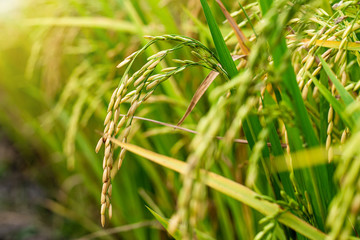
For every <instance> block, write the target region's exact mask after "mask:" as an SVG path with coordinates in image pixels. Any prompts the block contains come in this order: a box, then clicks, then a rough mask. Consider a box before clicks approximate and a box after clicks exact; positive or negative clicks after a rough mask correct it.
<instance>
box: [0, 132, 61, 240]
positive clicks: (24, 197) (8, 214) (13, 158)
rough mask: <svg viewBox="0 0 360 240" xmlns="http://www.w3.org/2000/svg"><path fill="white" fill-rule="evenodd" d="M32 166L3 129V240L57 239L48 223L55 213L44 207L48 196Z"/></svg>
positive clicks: (0, 199) (0, 194)
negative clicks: (37, 179) (33, 173)
mask: <svg viewBox="0 0 360 240" xmlns="http://www.w3.org/2000/svg"><path fill="white" fill-rule="evenodd" d="M32 157H34V156H32ZM28 163H29V161H27V160H26V159H24V157H23V156H21V155H20V154H19V152H18V151H17V149H16V147H15V145H14V144H13V143H12V142H11V141H9V139H8V138H7V137H6V135H4V134H3V132H1V129H0V239H4V240H7V239H9V240H10V239H40V240H41V239H55V238H56V237H55V236H54V235H55V234H54V232H53V231H52V229H51V223H50V222H46V221H47V220H48V219H51V217H50V215H51V213H50V212H48V211H47V210H45V209H44V208H42V207H41V203H42V202H43V201H44V199H45V198H46V193H45V191H44V189H43V188H42V187H41V186H40V185H38V184H37V183H36V181H35V179H34V177H33V176H32V169H31V166H29V164H28ZM45 219H47V220H45Z"/></svg>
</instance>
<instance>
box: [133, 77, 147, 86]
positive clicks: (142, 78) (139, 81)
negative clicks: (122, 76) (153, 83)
mask: <svg viewBox="0 0 360 240" xmlns="http://www.w3.org/2000/svg"><path fill="white" fill-rule="evenodd" d="M145 78H146V76H145V75H141V76H140V77H139V78H138V79H137V80H136V81H135V83H134V87H136V86H137V85H139V84H140V83H142V82H143V81H144V79H145Z"/></svg>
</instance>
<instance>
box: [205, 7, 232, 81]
mask: <svg viewBox="0 0 360 240" xmlns="http://www.w3.org/2000/svg"><path fill="white" fill-rule="evenodd" d="M200 1H201V5H202V7H203V10H204V14H205V17H206V21H207V23H208V25H209V28H210V32H211V36H212V38H213V41H214V44H215V47H216V52H217V54H218V56H219V59H220V63H221V66H222V67H223V68H224V69H225V71H226V72H227V73H228V74H229V76H230V78H232V77H234V76H235V75H237V73H238V71H237V70H236V66H235V63H234V61H233V60H232V58H231V55H230V52H229V49H228V48H227V46H226V44H225V42H224V38H223V36H222V35H221V32H220V29H219V27H218V25H217V23H216V21H215V18H214V17H213V15H212V13H211V10H210V7H209V5H208V4H207V1H206V0H200Z"/></svg>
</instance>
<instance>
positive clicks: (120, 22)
mask: <svg viewBox="0 0 360 240" xmlns="http://www.w3.org/2000/svg"><path fill="white" fill-rule="evenodd" d="M227 7H228V9H231V6H229V5H227ZM215 15H216V14H215ZM217 15H218V16H219V14H217ZM220 16H222V15H220ZM222 20H224V19H220V21H222ZM228 30H229V29H228ZM165 33H167V34H181V35H186V36H189V37H193V38H196V39H199V40H201V41H202V42H203V43H204V44H205V45H208V46H209V45H210V44H211V41H210V37H209V36H210V35H209V32H208V30H207V27H206V25H205V21H204V17H203V15H202V12H201V5H200V2H199V1H195V0H194V1H191V0H189V1H177V0H148V1H137V0H95V1H85V0H68V1H60V0H59V1H58V0H0V239H69V238H71V239H75V238H82V239H94V238H98V237H99V238H102V239H167V238H168V235H167V234H166V232H165V231H163V230H162V229H161V227H160V224H158V223H157V221H155V219H154V217H153V216H152V215H151V214H150V212H149V211H148V210H147V209H146V207H145V205H146V206H150V207H151V208H152V209H154V210H156V212H158V213H160V214H161V215H163V216H165V217H170V216H171V214H172V213H173V212H174V209H175V206H176V196H177V193H178V191H179V187H180V186H181V179H179V176H178V174H176V173H174V172H171V171H169V170H166V169H163V168H161V167H158V166H156V165H153V164H152V163H149V162H147V161H146V160H143V159H141V158H139V157H136V156H135V155H132V154H128V155H127V157H126V159H125V161H124V164H123V166H122V168H121V170H120V172H119V173H118V174H117V176H116V177H115V180H114V182H113V189H114V190H113V200H112V204H113V209H114V210H113V212H114V213H113V219H112V220H111V221H107V223H106V227H105V229H102V228H101V226H100V192H101V184H102V182H101V176H102V153H99V154H98V155H97V154H96V153H95V151H94V148H95V145H96V143H97V141H98V139H99V137H100V134H101V132H102V131H103V121H104V118H105V115H106V108H107V104H108V101H109V99H110V97H111V94H112V92H113V90H114V89H115V88H116V86H117V84H118V82H119V80H120V78H121V76H122V72H123V70H118V69H116V65H117V64H118V63H119V62H121V61H122V60H123V59H124V58H125V57H126V56H128V55H130V54H131V53H132V52H134V51H136V50H137V49H139V48H140V47H141V46H143V45H144V44H146V42H147V40H145V39H144V38H143V36H144V35H159V34H165ZM166 46H167V45H165V44H164V45H154V46H153V47H152V48H150V49H149V50H148V51H147V53H146V54H145V56H143V60H144V61H145V59H146V58H147V57H148V56H150V55H152V54H154V53H155V52H157V51H159V50H161V49H162V48H165V47H166ZM209 47H211V46H209ZM190 56H191V54H189V52H181V53H174V58H181V59H184V58H185V59H186V57H187V58H190ZM144 61H141V59H140V60H139V61H138V62H137V63H135V65H134V67H133V71H136V70H137V68H139V67H140V66H142V64H143V63H144ZM207 72H208V71H207V70H203V69H199V68H196V69H195V68H194V69H191V70H188V71H185V72H184V73H181V74H179V75H177V77H176V79H170V80H169V81H167V82H166V83H164V84H162V85H161V87H159V88H158V89H157V90H156V92H155V94H154V95H153V96H152V97H151V98H150V99H149V100H148V102H147V103H146V104H144V105H143V106H142V107H140V108H139V109H138V111H137V113H136V115H137V116H142V117H147V118H151V119H156V120H159V121H163V122H167V123H172V124H176V123H177V122H178V120H179V119H180V118H181V116H182V115H183V113H184V112H185V110H186V108H187V103H189V101H190V99H191V97H192V95H193V93H194V92H195V91H196V89H197V86H198V85H199V84H200V82H201V81H202V80H203V79H204V77H205V76H206V74H207ZM207 106H208V103H207V101H206V97H205V98H204V100H201V101H200V102H199V104H198V106H197V107H196V109H195V110H194V111H193V113H192V114H191V116H190V117H189V118H188V119H187V120H186V121H185V123H184V126H185V127H188V128H192V129H194V128H195V127H194V126H195V124H196V122H197V121H198V119H199V118H200V117H201V116H202V115H203V114H204V112H206V109H207ZM133 129H134V130H133V131H132V134H131V135H130V138H129V141H130V142H131V143H135V144H139V145H141V146H143V147H145V148H147V149H150V150H153V151H156V152H159V153H161V154H165V155H168V156H172V157H175V158H178V159H185V156H187V153H188V145H187V144H188V142H189V141H190V139H191V138H192V137H193V135H191V134H190V133H186V132H178V131H174V130H173V129H172V128H168V127H163V126H160V125H155V124H154V123H151V122H143V121H138V120H136V121H135V122H134V125H133ZM217 199H218V200H217V201H218V202H217V204H221V199H220V198H217ZM232 204H238V203H232ZM213 214H216V213H215V212H214V213H213ZM224 216H225V215H224ZM225 224H226V222H225ZM207 226H208V229H209V231H218V232H219V233H221V231H224V232H227V231H228V228H229V226H215V225H211V224H208V225H207ZM210 229H213V230H210ZM224 234H226V233H224Z"/></svg>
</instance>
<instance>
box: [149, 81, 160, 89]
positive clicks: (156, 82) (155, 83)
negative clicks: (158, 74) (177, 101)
mask: <svg viewBox="0 0 360 240" xmlns="http://www.w3.org/2000/svg"><path fill="white" fill-rule="evenodd" d="M158 84H159V80H155V81H153V82H152V83H150V84H149V85H147V87H146V90H147V91H149V90H150V89H152V88H153V87H155V86H157V85H158Z"/></svg>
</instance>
